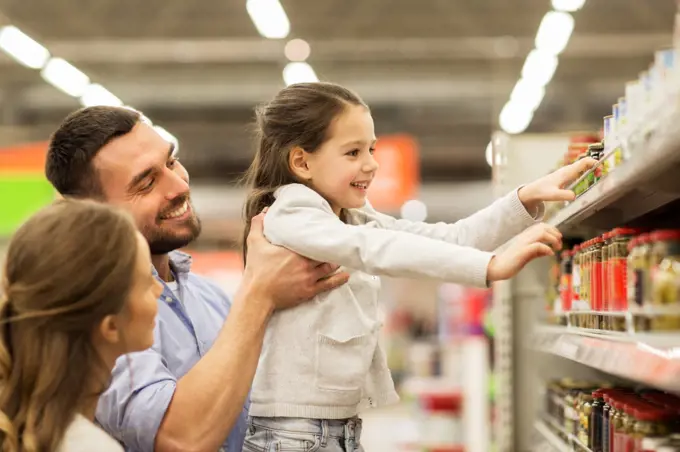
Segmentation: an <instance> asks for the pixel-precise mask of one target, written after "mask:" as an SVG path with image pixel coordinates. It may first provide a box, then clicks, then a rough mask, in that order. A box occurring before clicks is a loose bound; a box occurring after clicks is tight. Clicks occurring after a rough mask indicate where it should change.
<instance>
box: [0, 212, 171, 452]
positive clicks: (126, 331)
mask: <svg viewBox="0 0 680 452" xmlns="http://www.w3.org/2000/svg"><path fill="white" fill-rule="evenodd" d="M160 287H161V286H160V285H159V283H158V282H157V281H156V280H155V278H154V277H153V275H152V273H151V260H150V254H149V249H148V245H147V243H146V241H145V240H144V239H143V237H142V236H141V235H140V234H139V233H138V232H137V230H136V229H135V226H134V224H133V222H132V220H131V218H129V217H128V216H127V215H126V214H123V213H121V212H119V211H117V210H114V209H113V208H111V207H109V206H106V205H104V204H99V203H95V202H92V201H75V200H61V201H57V202H55V203H54V204H52V205H50V206H48V207H46V208H44V209H43V210H41V211H40V212H38V213H37V214H36V215H34V216H33V217H32V218H30V219H29V220H28V221H27V222H26V223H25V224H24V225H23V226H22V227H21V228H19V230H18V231H17V232H16V233H15V235H14V237H13V238H12V240H11V242H10V245H9V248H8V251H7V256H6V264H5V273H4V276H3V281H2V290H1V291H0V293H1V294H2V295H1V300H0V410H1V411H2V413H0V435H2V446H3V449H2V450H15V449H13V448H12V445H15V446H17V445H20V447H21V450H53V447H54V446H55V444H53V441H55V440H59V439H60V438H61V435H62V434H63V431H64V430H65V428H66V426H67V423H68V422H70V420H71V418H72V415H73V414H74V413H75V412H78V411H81V410H83V409H84V404H87V403H91V401H92V396H94V395H97V394H96V393H97V392H98V391H101V390H103V389H104V387H105V385H106V383H107V382H108V372H110V367H111V366H112V365H113V362H114V361H115V359H116V358H117V357H119V356H120V355H121V354H123V353H126V352H132V351H140V350H143V349H145V348H148V347H150V346H151V345H152V343H153V327H154V322H155V316H156V309H157V304H156V303H157V301H156V300H157V297H158V296H159V295H160V291H161V289H160ZM69 415H70V416H69ZM17 432H22V437H21V439H18V438H17Z"/></svg>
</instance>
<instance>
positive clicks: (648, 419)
mask: <svg viewBox="0 0 680 452" xmlns="http://www.w3.org/2000/svg"><path fill="white" fill-rule="evenodd" d="M634 416H635V420H636V422H635V426H634V429H633V433H632V437H633V448H632V450H633V451H640V452H646V451H647V450H649V442H650V441H649V440H656V441H655V442H656V443H663V442H664V441H665V440H667V439H668V435H669V433H670V429H669V428H668V421H669V420H670V419H671V417H672V413H670V412H668V411H667V410H663V409H658V408H655V407H653V406H651V405H641V406H639V407H638V408H637V409H636V410H635V412H634ZM645 440H648V441H645ZM645 442H646V443H648V444H645Z"/></svg>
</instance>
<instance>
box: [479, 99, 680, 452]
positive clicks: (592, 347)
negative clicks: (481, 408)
mask: <svg viewBox="0 0 680 452" xmlns="http://www.w3.org/2000/svg"><path fill="white" fill-rule="evenodd" d="M676 103H678V102H677V100H673V101H671V99H669V100H668V104H669V105H673V106H674V105H675V104H676ZM678 104H680V103H678ZM679 120H680V108H677V109H674V108H666V109H665V110H663V111H659V114H658V115H657V117H656V118H655V121H656V122H655V127H654V129H653V133H651V134H650V133H649V132H650V130H649V129H647V130H645V131H639V132H635V133H633V134H631V139H630V140H629V141H627V142H626V143H622V146H624V147H626V148H627V151H630V155H631V156H632V158H630V159H628V160H626V161H625V162H624V163H623V164H622V165H620V166H618V167H617V168H616V169H615V170H614V171H612V172H611V173H610V174H608V175H607V176H606V177H605V178H604V179H603V180H601V181H599V182H598V183H597V184H595V185H594V186H593V187H591V188H590V189H589V190H588V191H587V192H585V193H584V194H582V195H581V196H579V197H578V198H577V199H576V201H574V202H572V203H570V204H568V205H566V206H564V207H563V208H562V209H561V210H559V211H558V212H557V213H556V214H555V215H554V216H553V217H552V218H550V219H548V220H547V221H548V222H549V223H550V224H552V225H554V226H556V227H558V228H559V229H560V230H561V231H562V232H563V233H564V234H565V235H571V234H584V233H585V234H593V235H594V234H598V233H601V232H604V231H606V230H609V229H612V228H615V227H619V226H624V225H630V226H657V227H667V226H675V227H677V225H678V224H679V223H678V220H680V209H678V206H680V201H679V200H680V177H679V176H678V174H680V171H679V170H680V128H678V127H677V126H676V124H677V123H678V121H679ZM636 134H637V135H636ZM643 136H644V139H643V138H642V137H643ZM567 140H568V139H567V137H564V136H560V135H556V136H508V135H505V134H502V133H497V134H495V135H494V137H493V138H492V144H493V147H494V162H497V163H498V164H497V165H496V166H495V167H494V185H495V187H496V190H497V192H498V194H500V193H501V192H507V191H508V190H510V189H512V188H513V187H517V186H519V185H521V184H523V183H526V182H528V181H530V180H532V179H535V178H537V177H540V176H541V175H543V174H546V173H547V172H549V171H550V169H551V168H552V166H553V163H554V162H556V161H557V160H558V159H559V158H560V156H561V154H562V153H563V152H564V150H565V149H566V148H567ZM547 284H548V281H547V272H546V262H541V261H539V262H535V263H532V264H530V265H529V266H527V268H526V269H525V270H524V271H522V272H521V273H520V274H519V275H518V276H517V277H516V278H514V279H513V280H511V281H507V282H505V283H503V284H499V285H497V287H494V289H498V292H499V293H498V294H497V295H496V296H495V313H496V316H497V322H496V325H497V329H496V331H497V337H498V341H499V347H498V350H497V357H496V362H497V374H498V375H497V379H498V381H499V385H498V386H499V387H498V392H499V394H498V398H497V400H498V404H499V407H498V410H499V415H498V418H497V422H496V424H495V432H496V444H497V450H498V452H511V451H531V450H536V451H539V450H540V451H552V450H555V451H572V450H588V449H585V448H584V447H583V446H582V445H581V444H580V443H579V442H578V440H576V438H574V437H572V436H570V435H568V434H566V433H565V432H560V431H559V425H553V424H551V422H550V420H549V419H545V418H544V417H543V416H542V415H541V414H540V411H541V410H540V409H539V407H540V399H539V397H540V394H539V391H538V389H537V388H541V387H543V385H544V382H545V381H547V380H550V379H555V378H562V377H572V378H577V379H590V380H601V379H607V380H610V381H629V382H637V383H640V384H643V385H646V386H650V387H656V388H659V389H663V390H667V391H670V392H675V393H679V394H680V378H679V377H680V333H668V334H655V333H636V332H633V331H632V330H630V329H629V330H628V331H626V332H605V331H600V330H588V329H583V328H575V327H572V326H549V325H547V324H545V323H543V322H542V320H543V317H544V306H545V288H546V287H547ZM502 340H506V341H508V342H507V344H506V346H505V348H504V347H503V345H502V344H501V341H502Z"/></svg>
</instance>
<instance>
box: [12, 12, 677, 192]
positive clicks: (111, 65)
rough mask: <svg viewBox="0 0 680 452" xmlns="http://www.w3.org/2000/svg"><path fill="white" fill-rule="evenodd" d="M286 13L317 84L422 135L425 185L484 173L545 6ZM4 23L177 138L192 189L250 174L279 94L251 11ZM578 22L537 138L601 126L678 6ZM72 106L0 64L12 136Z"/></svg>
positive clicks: (279, 62)
mask: <svg viewBox="0 0 680 452" xmlns="http://www.w3.org/2000/svg"><path fill="white" fill-rule="evenodd" d="M281 3H282V4H283V6H284V8H285V10H286V12H287V14H288V17H289V18H290V22H291V29H292V32H291V37H301V38H304V39H306V40H307V41H308V42H309V43H310V45H311V48H312V55H311V57H310V59H309V62H310V64H311V65H312V66H313V67H314V69H315V71H316V72H317V74H319V76H320V77H321V78H322V79H325V80H330V81H335V82H338V83H341V84H345V85H347V86H349V87H351V88H353V89H355V90H356V91H358V92H359V94H361V95H362V96H363V97H364V99H365V100H366V101H367V102H368V103H369V104H370V105H371V106H372V110H373V112H374V117H375V120H376V127H377V131H378V133H379V134H380V133H382V134H386V133H391V132H409V133H412V134H414V135H415V136H416V137H417V138H418V141H419V143H420V147H421V155H422V164H421V167H422V175H423V179H424V180H425V181H426V182H428V181H442V180H447V181H462V180H476V179H483V178H488V176H489V174H490V172H489V169H488V166H487V165H486V163H485V159H484V148H485V146H486V144H487V142H488V140H489V136H490V134H491V132H492V131H493V130H494V129H495V128H497V118H498V113H499V111H500V109H501V108H502V106H503V104H504V103H505V102H506V100H507V99H508V96H509V93H510V91H511V90H512V87H513V85H514V84H515V82H516V81H517V79H518V78H519V74H520V71H521V68H522V64H523V62H524V58H525V57H526V55H527V53H528V52H529V51H530V50H531V49H532V48H533V39H534V36H535V34H536V30H537V28H538V25H539V23H540V21H541V18H542V17H543V15H544V14H545V13H546V12H547V11H548V10H549V9H550V1H549V0H512V1H507V0H474V1H471V0H470V1H463V0H418V1H405V0H404V1H398V2H395V1H388V0H373V1H356V0H354V1H352V0H349V1H348V0H344V1H343V0H322V1H319V0H281ZM0 12H2V14H3V15H4V16H6V19H5V21H9V22H11V23H13V24H15V25H17V26H19V27H20V28H22V29H23V30H24V31H25V32H27V33H28V34H30V35H31V36H33V37H34V38H36V39H37V40H39V41H41V42H42V43H43V44H44V45H46V46H47V47H48V48H49V49H50V50H51V52H52V54H54V55H56V56H62V57H64V58H66V59H67V60H69V61H71V62H72V63H73V64H75V65H76V66H77V67H79V68H80V69H81V70H83V71H84V72H86V73H87V74H88V75H89V76H90V77H91V79H92V80H93V81H96V82H99V83H101V84H103V85H104V86H105V87H107V88H108V89H109V90H111V91H112V92H113V93H114V94H116V95H117V96H119V97H120V98H121V99H123V100H124V101H125V102H126V103H128V104H130V105H132V106H134V107H136V108H139V109H141V110H143V111H144V112H145V113H146V114H147V116H149V117H150V118H152V119H153V120H154V122H155V123H157V124H159V125H162V126H163V127H165V128H166V129H168V130H169V131H171V132H172V133H173V134H174V135H176V136H177V137H178V138H179V140H180V142H181V148H182V151H183V152H182V154H183V159H184V162H185V163H186V164H187V166H188V167H189V169H190V170H191V172H192V176H193V177H194V179H203V180H211V181H215V180H218V181H222V180H230V179H232V178H233V176H235V175H237V174H238V173H239V172H241V171H242V170H243V169H244V168H245V167H246V166H247V164H248V163H249V160H250V158H251V156H252V146H251V144H250V138H249V132H248V131H249V128H248V124H249V122H250V121H251V119H252V107H253V105H254V104H256V103H258V102H262V101H266V100H267V99H268V98H270V97H271V96H272V95H273V94H274V93H275V92H276V91H277V90H278V89H280V88H281V87H282V86H283V80H282V77H281V70H282V68H283V66H284V65H285V63H286V60H285V58H284V54H283V46H284V44H285V42H284V41H276V40H266V39H262V38H260V37H259V35H258V34H257V32H256V30H255V28H254V26H253V24H252V22H251V20H250V18H249V16H248V15H247V13H246V8H245V1H244V0H239V1H237V0H201V1H200V2H190V1H187V0H144V1H139V0H68V1H67V0H62V1H54V0H30V1H26V0H0ZM574 17H575V20H576V27H575V31H574V35H573V36H572V39H571V41H570V44H569V46H568V48H567V49H566V51H565V52H564V53H563V55H562V56H561V57H560V64H559V67H558V69H557V73H556V75H555V77H554V78H553V81H552V82H551V83H550V85H549V86H548V89H547V93H546V97H545V99H544V101H543V104H542V105H541V107H540V108H539V110H538V111H537V112H536V115H535V119H534V122H533V123H532V125H531V127H530V129H529V131H530V132H544V131H565V130H572V129H579V130H581V129H593V128H597V127H599V125H600V123H601V118H602V116H604V115H606V114H608V112H609V111H610V110H611V104H612V103H613V102H614V101H615V100H616V98H617V97H618V96H619V95H621V94H622V92H623V87H624V83H625V82H626V81H627V80H630V79H633V78H636V77H637V74H638V73H639V72H640V71H642V70H644V69H645V68H646V67H647V66H648V65H649V63H650V62H651V60H652V58H653V52H654V50H656V49H659V48H663V47H667V46H668V45H670V43H671V38H672V30H673V20H674V17H675V2H674V1H673V0H655V1H654V2H652V3H649V2H641V1H640V0H588V1H587V3H586V6H585V7H584V8H583V9H582V10H581V11H579V12H577V13H575V14H574ZM2 21H3V19H2V18H1V16H0V23H2ZM77 107H78V104H77V102H76V101H75V100H73V99H71V98H69V97H68V96H66V95H64V94H62V93H61V92H59V91H57V90H55V89H54V88H52V87H51V86H50V85H47V84H46V83H44V82H43V81H42V80H41V79H40V77H39V75H38V74H37V73H36V72H34V71H31V70H29V69H26V68H24V67H21V66H19V65H17V64H15V63H14V62H13V61H11V60H9V59H8V58H5V57H2V56H0V125H2V126H9V127H10V128H11V130H12V137H13V138H12V139H14V140H29V139H44V138H45V137H47V136H48V135H49V133H50V131H52V130H53V129H54V127H55V125H56V124H57V123H58V121H59V120H60V119H61V118H62V117H63V116H64V115H65V114H66V113H68V112H69V111H70V110H73V109H75V108H77ZM4 130H10V129H8V128H5V129H4ZM7 140H8V138H5V141H7ZM0 142H2V138H1V137H0Z"/></svg>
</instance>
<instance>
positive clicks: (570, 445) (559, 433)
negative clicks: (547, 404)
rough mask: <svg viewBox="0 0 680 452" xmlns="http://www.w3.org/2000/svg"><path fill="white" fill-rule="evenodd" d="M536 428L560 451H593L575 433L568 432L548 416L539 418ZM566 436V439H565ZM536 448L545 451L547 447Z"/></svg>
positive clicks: (535, 424) (546, 440)
mask: <svg viewBox="0 0 680 452" xmlns="http://www.w3.org/2000/svg"><path fill="white" fill-rule="evenodd" d="M534 428H535V429H536V431H537V432H538V433H539V434H540V436H541V437H542V438H543V439H544V440H545V442H547V443H548V445H549V446H550V447H551V448H552V449H554V450H557V451H560V452H593V451H592V450H591V449H589V448H588V447H586V446H585V445H584V444H583V443H581V442H580V441H579V440H578V438H576V437H575V436H574V435H572V434H570V433H567V432H565V431H564V429H563V428H562V427H561V426H560V425H558V424H557V423H556V422H555V421H553V420H552V419H550V418H548V417H545V416H544V417H543V420H538V421H536V422H535V423H534ZM565 438H566V441H565ZM534 450H536V451H539V450H542V451H545V448H543V449H539V448H534Z"/></svg>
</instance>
